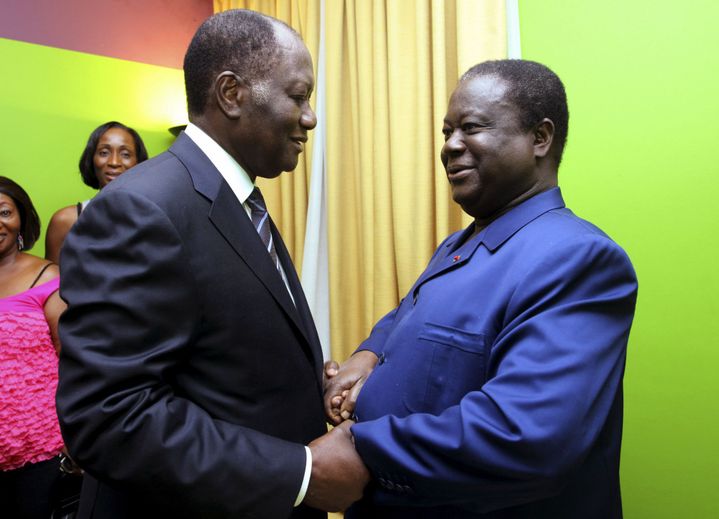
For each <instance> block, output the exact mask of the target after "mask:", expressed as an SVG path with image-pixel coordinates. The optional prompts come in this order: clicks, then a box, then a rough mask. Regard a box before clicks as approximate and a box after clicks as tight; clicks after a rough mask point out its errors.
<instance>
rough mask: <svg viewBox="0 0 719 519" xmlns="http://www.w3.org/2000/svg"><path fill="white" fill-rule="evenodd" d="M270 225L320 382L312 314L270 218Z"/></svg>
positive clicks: (319, 350)
mask: <svg viewBox="0 0 719 519" xmlns="http://www.w3.org/2000/svg"><path fill="white" fill-rule="evenodd" d="M270 225H271V229H272V236H273V239H274V242H275V250H276V251H277V256H278V257H279V258H280V262H281V263H282V268H283V269H284V270H285V275H286V276H287V283H288V284H289V285H290V290H292V297H294V300H295V308H296V310H297V312H298V314H299V316H300V319H301V320H302V324H303V329H304V332H305V337H306V338H307V342H308V344H309V345H310V353H311V355H312V359H313V360H314V363H315V368H316V371H317V376H318V378H319V380H320V381H321V380H322V366H323V364H324V358H323V356H322V347H321V345H320V339H319V336H318V335H317V328H316V327H315V323H314V320H313V319H312V312H311V311H310V307H309V305H308V304H307V299H306V298H305V293H304V290H303V289H302V285H301V284H300V280H299V278H298V277H297V271H296V270H295V266H294V264H293V263H292V259H291V258H290V254H289V252H288V251H287V247H286V246H285V242H284V241H283V240H282V237H281V236H280V233H279V231H278V230H277V227H275V222H273V221H272V217H270Z"/></svg>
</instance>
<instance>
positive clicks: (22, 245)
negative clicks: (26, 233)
mask: <svg viewBox="0 0 719 519" xmlns="http://www.w3.org/2000/svg"><path fill="white" fill-rule="evenodd" d="M24 248H25V241H24V240H23V239H22V234H20V233H18V234H17V250H19V251H20V250H23V249H24Z"/></svg>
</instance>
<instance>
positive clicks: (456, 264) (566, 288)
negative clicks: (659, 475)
mask: <svg viewBox="0 0 719 519" xmlns="http://www.w3.org/2000/svg"><path fill="white" fill-rule="evenodd" d="M567 128H568V110H567V104H566V96H565V92H564V87H563V85H562V83H561V81H560V80H559V78H558V77H557V76H556V75H555V74H554V73H553V72H552V71H550V70H549V69H548V68H546V67H545V66H543V65H540V64H538V63H534V62H530V61H522V60H502V61H491V62H485V63H481V64H479V65H477V66H475V67H472V68H471V69H469V71H467V72H466V73H465V74H464V76H463V77H462V79H461V80H460V82H459V85H458V86H457V88H456V89H455V91H454V93H453V94H452V97H451V99H450V102H449V107H448V110H447V115H446V117H445V120H444V127H443V130H442V131H443V133H444V136H445V144H444V146H443V148H442V162H443V164H444V167H445V169H446V173H447V178H448V180H449V182H450V184H451V188H452V196H453V198H454V200H455V201H456V202H457V203H458V204H459V205H460V206H461V207H462V209H463V210H464V211H465V212H466V213H468V214H469V215H471V216H472V217H473V218H474V223H473V224H472V225H470V226H469V227H468V228H467V229H465V230H463V231H460V232H457V233H455V234H453V235H451V236H449V237H448V238H447V239H446V240H445V241H444V242H443V243H442V244H440V246H439V248H438V249H437V250H436V252H435V253H434V255H433V257H432V259H431V260H430V262H429V265H428V266H427V269H426V270H425V271H424V273H422V275H421V276H420V277H419V279H418V280H417V281H416V282H415V284H414V285H413V286H412V288H411V289H410V291H409V292H408V294H407V295H406V297H405V298H404V299H403V300H402V302H401V303H400V305H399V306H398V307H397V308H395V309H394V310H392V311H391V312H390V313H389V314H387V315H386V316H385V317H384V318H382V320H380V321H379V322H378V323H377V325H376V326H375V327H374V329H373V330H372V333H371V335H370V336H369V338H368V339H367V340H366V341H364V342H363V343H362V344H361V345H360V347H359V348H358V350H357V352H355V354H354V355H353V356H352V357H351V358H350V359H349V360H348V361H347V362H346V363H345V364H344V365H343V366H342V367H341V368H339V369H337V366H336V365H334V364H333V365H329V366H328V367H327V368H326V371H327V373H328V375H330V376H332V378H331V379H330V381H329V383H328V385H327V387H326V392H325V408H326V412H327V413H328V416H329V417H330V419H332V420H333V421H334V422H335V423H339V422H340V421H342V420H343V419H346V418H348V417H350V413H352V411H354V420H356V423H355V424H354V425H353V426H352V428H351V432H352V435H353V437H354V442H355V448H356V449H357V451H358V452H359V454H360V457H361V458H362V460H363V461H364V463H365V464H366V465H367V467H368V468H369V471H370V473H371V475H372V478H373V485H372V486H371V487H370V489H369V490H368V491H367V492H365V497H364V499H363V500H362V501H360V502H359V503H357V504H356V505H354V506H353V507H352V508H350V510H349V511H348V513H347V514H346V517H347V518H357V517H363V518H365V517H366V518H379V519H381V518H392V519H401V518H440V517H441V518H492V519H496V518H513V519H524V518H527V519H529V518H533V519H534V518H542V519H545V518H546V519H578V518H582V519H591V518H596V519H612V518H620V517H621V516H622V508H621V497H620V488H619V452H620V442H621V434H622V377H623V373H624V364H625V356H626V346H627V338H628V336H629V329H630V326H631V323H632V318H633V314H634V306H635V301H636V291H637V282H636V277H635V273H634V270H633V268H632V265H631V263H630V261H629V258H628V257H627V255H626V254H625V253H624V251H623V250H622V249H621V248H620V247H619V246H618V245H617V244H616V243H614V242H613V241H612V240H611V239H610V238H609V237H608V236H607V235H606V234H604V233H603V232H602V231H601V230H599V229H598V228H597V227H595V226H594V225H592V224H591V223H589V222H587V221H585V220H582V219H580V218H578V217H577V216H575V215H574V214H573V213H572V212H571V211H570V210H569V209H568V208H566V207H565V205H564V201H563V199H562V195H561V193H560V190H559V188H558V184H557V170H558V167H559V163H560V161H561V158H562V151H563V148H564V144H565V141H566V136H567ZM357 395H359V396H357ZM355 399H356V405H355Z"/></svg>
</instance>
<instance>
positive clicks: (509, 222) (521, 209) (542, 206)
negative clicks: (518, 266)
mask: <svg viewBox="0 0 719 519" xmlns="http://www.w3.org/2000/svg"><path fill="white" fill-rule="evenodd" d="M563 207H565V205H564V199H563V198H562V192H561V190H560V189H559V188H558V187H555V188H552V189H550V190H548V191H543V192H542V193H539V194H538V195H535V196H533V197H532V198H530V199H529V200H525V201H524V202H522V203H521V204H519V205H518V206H517V207H515V208H513V209H512V210H510V211H509V212H507V213H505V214H503V215H502V216H500V217H499V218H497V219H496V220H494V221H493V222H492V223H490V224H489V225H488V226H487V227H485V228H484V229H482V231H480V233H479V234H478V235H477V241H476V245H479V244H480V243H482V244H484V246H485V247H487V249H489V250H490V251H492V252H494V251H495V250H496V249H498V248H499V247H500V246H501V245H502V244H503V243H504V242H506V241H507V240H508V239H509V238H511V237H512V236H513V235H514V234H515V233H516V232H517V231H519V230H520V229H521V228H522V227H524V226H525V225H527V224H528V223H529V222H531V221H532V220H534V219H536V218H538V217H539V216H541V215H543V214H544V213H546V212H547V211H551V210H552V209H561V208H563ZM473 230H474V224H472V225H470V226H469V227H467V228H466V229H465V230H464V231H462V232H459V233H456V234H455V235H454V236H452V238H450V239H449V240H447V243H446V244H445V246H446V247H450V248H452V247H455V246H456V243H457V242H461V241H462V240H464V239H465V237H466V236H467V235H468V234H471V233H472V231H473ZM474 248H476V247H474Z"/></svg>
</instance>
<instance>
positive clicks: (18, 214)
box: [0, 177, 65, 519]
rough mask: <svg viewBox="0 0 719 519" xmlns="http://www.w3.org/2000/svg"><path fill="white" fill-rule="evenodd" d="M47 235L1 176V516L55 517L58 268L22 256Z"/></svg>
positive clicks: (62, 306) (60, 445)
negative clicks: (51, 513) (53, 501)
mask: <svg viewBox="0 0 719 519" xmlns="http://www.w3.org/2000/svg"><path fill="white" fill-rule="evenodd" d="M39 235H40V220H39V218H38V216H37V213H36V212H35V208H34V207H33V205H32V202H31V201H30V198H29V197H28V195H27V193H26V192H25V191H24V190H23V189H22V188H21V187H20V186H19V185H17V184H16V183H15V182H13V181H12V180H10V179H8V178H6V177H0V507H1V508H0V509H1V510H2V511H1V512H0V515H2V516H3V517H17V518H21V517H22V518H35V517H38V518H43V519H47V518H48V517H50V511H51V495H52V491H53V486H54V485H55V484H56V481H57V479H58V477H59V475H60V471H59V459H58V455H59V454H60V452H61V450H62V448H63V441H62V436H61V435H60V427H59V424H58V421H57V415H56V413H55V389H56V387H57V355H58V352H59V350H60V344H59V341H58V339H57V322H58V318H59V317H60V314H61V313H62V312H63V310H64V309H65V304H64V303H63V301H62V300H61V299H60V296H59V294H58V286H59V277H58V276H59V272H58V268H57V265H54V264H53V263H51V262H48V261H47V260H44V259H41V258H38V257H36V256H32V255H30V254H27V253H25V252H23V251H25V250H28V249H30V248H31V247H32V246H33V244H34V243H35V241H36V240H37V238H38V237H39Z"/></svg>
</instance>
